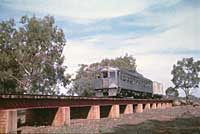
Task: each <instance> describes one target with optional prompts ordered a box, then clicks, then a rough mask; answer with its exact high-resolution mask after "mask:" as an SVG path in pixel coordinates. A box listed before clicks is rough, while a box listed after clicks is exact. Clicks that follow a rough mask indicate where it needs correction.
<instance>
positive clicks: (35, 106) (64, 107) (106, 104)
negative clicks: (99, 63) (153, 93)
mask: <svg viewBox="0 0 200 134" xmlns="http://www.w3.org/2000/svg"><path fill="white" fill-rule="evenodd" d="M170 107H172V101H171V100H155V99H132V98H96V97H75V96H50V95H0V133H10V132H12V133H13V132H14V133H15V132H17V110H22V109H25V110H26V122H27V123H31V122H41V123H42V122H45V123H48V124H50V125H53V126H63V125H70V120H71V119H74V118H85V119H97V120H98V119H100V118H102V117H109V118H118V117H119V116H120V114H132V113H133V112H138V113H140V112H143V110H150V109H161V108H162V109H165V108H170Z"/></svg>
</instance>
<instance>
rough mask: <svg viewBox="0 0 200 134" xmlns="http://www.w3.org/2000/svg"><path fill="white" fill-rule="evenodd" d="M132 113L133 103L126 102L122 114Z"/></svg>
mask: <svg viewBox="0 0 200 134" xmlns="http://www.w3.org/2000/svg"><path fill="white" fill-rule="evenodd" d="M132 113H133V104H127V105H126V107H125V110H124V114H132Z"/></svg>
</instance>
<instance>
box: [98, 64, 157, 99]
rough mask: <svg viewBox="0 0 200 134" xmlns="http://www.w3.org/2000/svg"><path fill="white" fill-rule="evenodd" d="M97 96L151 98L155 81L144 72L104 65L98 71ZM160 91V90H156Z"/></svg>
mask: <svg viewBox="0 0 200 134" xmlns="http://www.w3.org/2000/svg"><path fill="white" fill-rule="evenodd" d="M94 86H95V92H96V96H120V97H134V98H150V97H153V96H154V93H153V82H152V81H151V80H150V79H147V78H145V77H144V76H143V75H142V74H140V73H138V72H136V71H131V70H127V69H119V68H113V67H102V68H100V69H98V70H97V71H96V78H95V81H94ZM156 91H158V90H156Z"/></svg>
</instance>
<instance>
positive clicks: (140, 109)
mask: <svg viewBox="0 0 200 134" xmlns="http://www.w3.org/2000/svg"><path fill="white" fill-rule="evenodd" d="M135 112H136V113H142V112H143V104H141V103H139V104H137V106H136V110H135Z"/></svg>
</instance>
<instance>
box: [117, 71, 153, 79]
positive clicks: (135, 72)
mask: <svg viewBox="0 0 200 134" xmlns="http://www.w3.org/2000/svg"><path fill="white" fill-rule="evenodd" d="M120 71H121V72H124V73H127V74H129V75H133V76H135V77H138V78H143V79H146V80H150V79H148V78H145V77H144V76H143V75H142V74H140V73H138V72H137V71H132V70H126V69H121V70H120ZM150 81H151V80H150Z"/></svg>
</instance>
